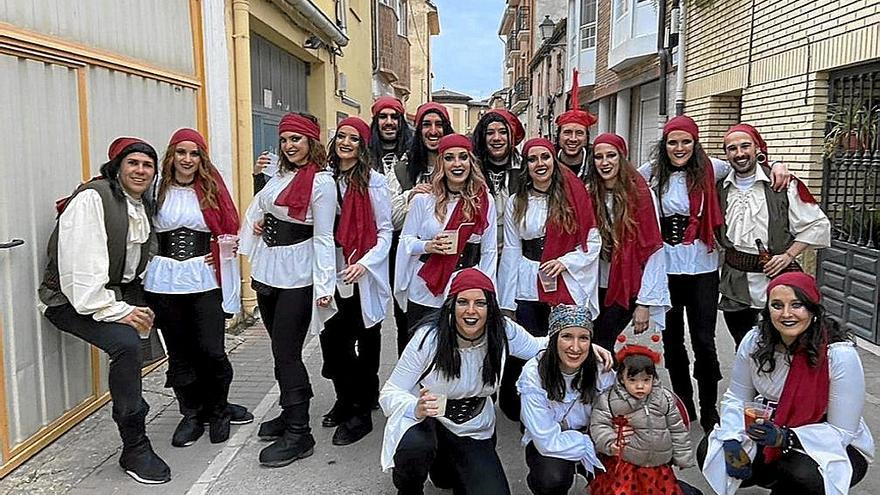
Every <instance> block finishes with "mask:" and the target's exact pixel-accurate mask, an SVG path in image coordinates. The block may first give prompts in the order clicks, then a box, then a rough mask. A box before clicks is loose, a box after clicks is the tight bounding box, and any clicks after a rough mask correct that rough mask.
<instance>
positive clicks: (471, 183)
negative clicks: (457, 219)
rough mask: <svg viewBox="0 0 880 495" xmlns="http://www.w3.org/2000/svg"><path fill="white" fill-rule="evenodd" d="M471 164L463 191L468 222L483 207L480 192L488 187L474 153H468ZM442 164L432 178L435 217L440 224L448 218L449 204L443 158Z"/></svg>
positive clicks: (465, 214)
mask: <svg viewBox="0 0 880 495" xmlns="http://www.w3.org/2000/svg"><path fill="white" fill-rule="evenodd" d="M468 158H469V159H470V162H471V169H470V172H468V177H467V180H466V181H465V184H464V188H462V190H461V199H460V200H459V201H462V202H463V203H462V209H461V211H462V213H463V214H464V218H465V220H467V221H471V220H473V218H474V215H475V214H476V213H477V210H479V209H480V208H481V207H482V206H484V205H481V204H480V191H481V190H482V189H483V188H484V187H486V179H485V177H483V172H482V171H481V170H480V165H479V162H477V158H476V157H475V156H474V155H473V153H468ZM440 160H441V163H439V164H438V165H437V168H436V169H435V170H434V174H433V175H432V176H431V187H432V189H431V194H433V195H434V216H435V217H436V218H437V220H438V221H439V222H440V223H443V219H444V218H446V205H447V204H448V203H449V200H450V195H449V187H448V186H447V185H446V173H445V172H444V171H443V163H442V160H443V158H442V157H441V158H440Z"/></svg>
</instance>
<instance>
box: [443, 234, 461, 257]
mask: <svg viewBox="0 0 880 495" xmlns="http://www.w3.org/2000/svg"><path fill="white" fill-rule="evenodd" d="M440 233H441V234H442V235H443V237H445V238H447V239H448V240H449V241H450V242H451V243H452V246H451V247H450V248H449V249H447V250H446V251H445V252H444V253H443V254H458V230H444V231H443V232H440Z"/></svg>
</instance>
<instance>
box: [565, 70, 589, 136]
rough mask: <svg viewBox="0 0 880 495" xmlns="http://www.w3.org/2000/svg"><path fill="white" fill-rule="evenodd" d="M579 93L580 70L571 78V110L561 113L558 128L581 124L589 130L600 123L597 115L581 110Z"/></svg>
mask: <svg viewBox="0 0 880 495" xmlns="http://www.w3.org/2000/svg"><path fill="white" fill-rule="evenodd" d="M579 91H580V88H579V83H578V70H577V69H574V74H573V75H572V78H571V93H570V94H571V96H570V98H569V105H571V110H569V111H567V112H564V113H561V114H559V117H556V125H557V126H558V127H562V126H563V125H565V124H580V125H582V126H584V127H585V128H587V129H589V128H590V126H592V125H593V124H595V123H596V122H598V121H599V119H598V118H597V117H596V116H595V115H593V114H591V113H590V112H588V111H586V110H581V109H580V100H579V97H580V95H579Z"/></svg>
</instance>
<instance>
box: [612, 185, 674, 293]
mask: <svg viewBox="0 0 880 495" xmlns="http://www.w3.org/2000/svg"><path fill="white" fill-rule="evenodd" d="M633 182H635V186H636V197H635V198H634V199H635V201H633V204H631V205H630V209H631V211H632V212H633V215H634V216H635V218H634V220H635V223H636V228H635V231H634V232H628V233H627V234H626V235H625V236H624V237H623V238H621V239H620V242H619V244H618V245H617V247H616V248H615V249H614V253H613V254H612V258H611V271H610V273H609V274H608V291H607V292H606V293H605V305H606V306H611V305H614V304H616V305H618V306H620V307H622V308H624V309H628V308H629V307H630V303H631V302H632V300H633V298H635V297H636V296H638V294H639V290H640V289H641V287H642V274H643V273H644V271H645V265H646V264H647V263H648V259H649V258H650V257H651V255H652V254H654V253H655V252H656V251H657V250H658V249H660V248H662V247H663V236H662V235H660V227H659V226H658V225H657V214H656V213H655V211H654V200H653V199H652V198H651V190H650V189H648V184H647V182H645V179H643V178H642V176H641V175H639V174H636V176H635V177H634V178H633Z"/></svg>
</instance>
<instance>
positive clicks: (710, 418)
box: [700, 408, 721, 435]
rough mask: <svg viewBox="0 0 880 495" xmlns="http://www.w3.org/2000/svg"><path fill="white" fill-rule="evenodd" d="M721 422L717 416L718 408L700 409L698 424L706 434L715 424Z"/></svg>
mask: <svg viewBox="0 0 880 495" xmlns="http://www.w3.org/2000/svg"><path fill="white" fill-rule="evenodd" d="M719 423H721V419H720V418H719V417H718V410H717V409H715V408H712V409H710V410H705V411H700V426H701V427H702V428H703V432H704V433H706V435H708V434H709V433H711V432H712V430H713V429H715V425H717V424H719Z"/></svg>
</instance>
